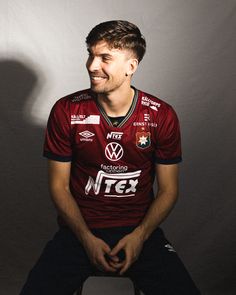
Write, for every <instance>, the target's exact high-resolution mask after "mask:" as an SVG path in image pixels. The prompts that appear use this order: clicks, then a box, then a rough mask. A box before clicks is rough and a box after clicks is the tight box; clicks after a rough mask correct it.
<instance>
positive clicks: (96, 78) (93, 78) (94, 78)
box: [91, 76, 104, 81]
mask: <svg viewBox="0 0 236 295" xmlns="http://www.w3.org/2000/svg"><path fill="white" fill-rule="evenodd" d="M91 79H92V80H97V81H98V80H102V79H104V78H103V77H93V76H92V77H91Z"/></svg>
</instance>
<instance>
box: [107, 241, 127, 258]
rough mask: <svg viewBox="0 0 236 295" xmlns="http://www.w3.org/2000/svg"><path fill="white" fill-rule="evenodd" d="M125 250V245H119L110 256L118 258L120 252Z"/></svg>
mask: <svg viewBox="0 0 236 295" xmlns="http://www.w3.org/2000/svg"><path fill="white" fill-rule="evenodd" d="M123 248H124V245H123V243H120V242H119V243H118V244H117V245H116V246H115V247H114V248H113V249H112V250H111V252H110V256H116V255H117V254H118V253H119V252H120V250H122V249H123Z"/></svg>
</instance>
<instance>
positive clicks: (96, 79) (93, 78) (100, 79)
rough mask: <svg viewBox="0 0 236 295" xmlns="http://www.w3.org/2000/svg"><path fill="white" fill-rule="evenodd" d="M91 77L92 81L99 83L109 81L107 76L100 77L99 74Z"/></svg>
mask: <svg viewBox="0 0 236 295" xmlns="http://www.w3.org/2000/svg"><path fill="white" fill-rule="evenodd" d="M89 76H90V79H91V81H98V82H99V81H102V80H105V79H107V77H106V76H102V75H98V74H90V75H89Z"/></svg>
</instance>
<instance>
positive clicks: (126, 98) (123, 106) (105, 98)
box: [98, 87, 134, 117]
mask: <svg viewBox="0 0 236 295" xmlns="http://www.w3.org/2000/svg"><path fill="white" fill-rule="evenodd" d="M133 97H134V89H133V88H131V87H130V88H128V89H126V90H125V91H121V90H120V89H119V91H117V93H116V92H115V91H114V92H112V93H108V94H98V102H99V104H100V105H101V106H102V107H103V109H104V111H105V112H106V114H107V115H108V116H110V117H121V116H125V115H126V114H127V112H128V111H129V109H130V106H131V104H132V102H133Z"/></svg>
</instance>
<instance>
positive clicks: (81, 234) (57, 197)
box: [50, 188, 91, 242]
mask: <svg viewBox="0 0 236 295" xmlns="http://www.w3.org/2000/svg"><path fill="white" fill-rule="evenodd" d="M50 194H51V198H52V201H53V203H54V205H55V207H56V209H57V211H58V214H59V215H60V216H61V217H62V218H63V220H65V222H66V223H67V225H68V226H69V227H70V229H71V230H72V231H73V232H74V234H75V235H76V236H77V238H78V239H79V240H80V241H81V242H83V240H84V239H85V238H86V236H88V235H90V234H91V232H90V230H89V228H88V226H87V225H86V222H85V220H84V218H83V216H82V214H81V211H80V209H79V207H78V205H77V203H76V201H75V199H74V198H73V196H72V194H71V192H70V190H69V188H64V189H62V188H50Z"/></svg>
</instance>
